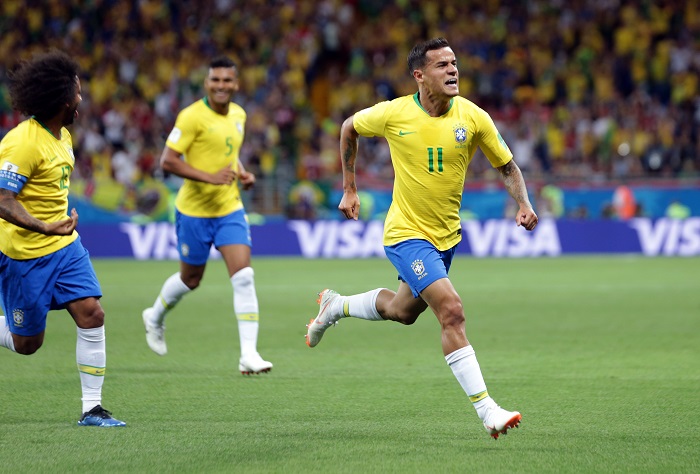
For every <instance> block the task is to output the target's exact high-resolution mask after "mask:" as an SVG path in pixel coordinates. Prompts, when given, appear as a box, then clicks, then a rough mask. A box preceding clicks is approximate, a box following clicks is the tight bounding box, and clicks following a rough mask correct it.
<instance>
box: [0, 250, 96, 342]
mask: <svg viewBox="0 0 700 474" xmlns="http://www.w3.org/2000/svg"><path fill="white" fill-rule="evenodd" d="M101 296H102V290H101V289H100V284H99V282H98V281H97V276H96V275H95V270H94V269H93V268H92V263H91V262H90V254H89V253H88V251H87V250H86V249H85V247H83V244H82V243H80V237H78V238H77V239H76V240H75V241H74V242H72V243H71V244H70V245H68V246H66V247H64V248H62V249H60V250H57V251H56V252H54V253H52V254H49V255H46V256H44V257H39V258H33V259H30V260H13V259H11V258H9V257H8V256H6V255H4V254H3V253H1V252H0V303H2V309H3V311H4V312H5V320H6V321H7V322H8V324H9V326H10V332H12V333H13V334H18V335H20V336H35V335H37V334H39V333H41V332H43V331H44V330H45V329H46V315H47V313H48V312H49V311H50V310H55V309H64V308H65V307H66V305H67V304H68V303H70V302H71V301H75V300H78V299H81V298H89V297H95V298H100V297H101Z"/></svg>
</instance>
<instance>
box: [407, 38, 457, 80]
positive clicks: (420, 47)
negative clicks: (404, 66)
mask: <svg viewBox="0 0 700 474" xmlns="http://www.w3.org/2000/svg"><path fill="white" fill-rule="evenodd" d="M449 46H450V44H449V43H448V42H447V40H446V39H445V38H433V39H429V40H428V41H423V42H422V43H418V44H417V45H415V46H414V47H413V49H412V50H411V52H410V53H408V73H409V74H411V75H413V71H415V70H416V69H422V68H423V66H425V63H426V62H427V58H426V57H425V55H426V53H427V52H428V51H433V50H435V49H442V48H448V47H449Z"/></svg>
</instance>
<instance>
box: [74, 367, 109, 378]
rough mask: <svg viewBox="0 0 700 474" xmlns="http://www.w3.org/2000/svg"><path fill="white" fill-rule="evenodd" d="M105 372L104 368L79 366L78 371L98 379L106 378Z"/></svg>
mask: <svg viewBox="0 0 700 474" xmlns="http://www.w3.org/2000/svg"><path fill="white" fill-rule="evenodd" d="M105 370H106V369H105V368H104V367H94V366H92V365H85V364H78V371H80V372H82V373H84V374H88V375H94V376H96V377H104V375H105Z"/></svg>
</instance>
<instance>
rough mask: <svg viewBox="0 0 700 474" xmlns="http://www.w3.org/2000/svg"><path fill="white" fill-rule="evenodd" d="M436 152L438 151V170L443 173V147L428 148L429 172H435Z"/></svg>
mask: <svg viewBox="0 0 700 474" xmlns="http://www.w3.org/2000/svg"><path fill="white" fill-rule="evenodd" d="M435 150H437V169H438V172H439V173H442V147H437V148H433V147H428V171H429V172H431V173H432V172H433V171H435Z"/></svg>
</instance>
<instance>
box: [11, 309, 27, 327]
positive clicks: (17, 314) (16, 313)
mask: <svg viewBox="0 0 700 474" xmlns="http://www.w3.org/2000/svg"><path fill="white" fill-rule="evenodd" d="M12 320H13V321H14V322H15V326H17V327H22V325H23V324H24V311H22V310H21V309H19V308H17V309H15V310H13V311H12Z"/></svg>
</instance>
